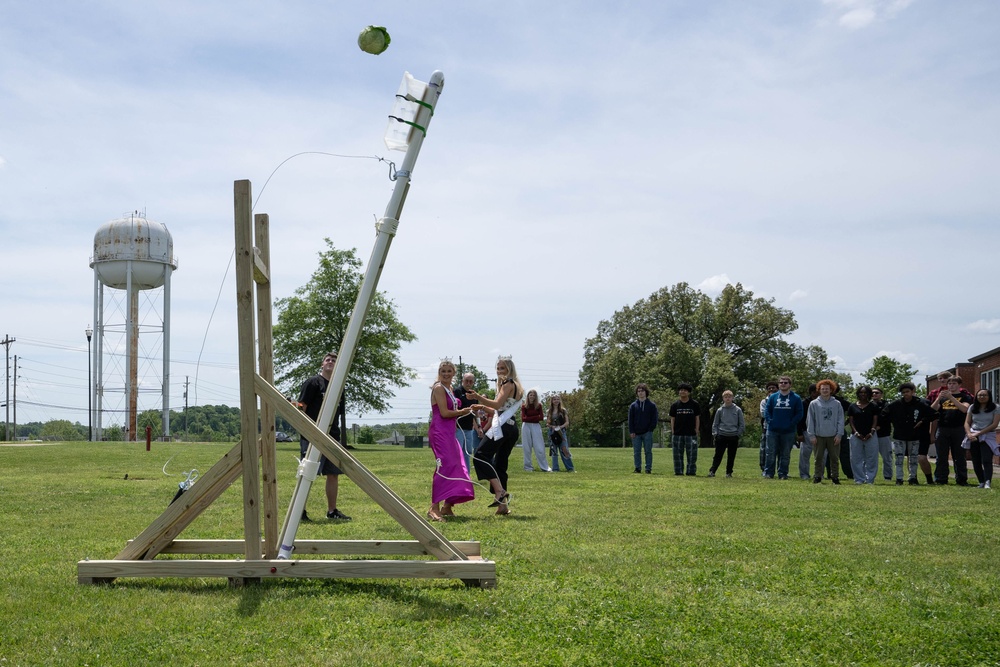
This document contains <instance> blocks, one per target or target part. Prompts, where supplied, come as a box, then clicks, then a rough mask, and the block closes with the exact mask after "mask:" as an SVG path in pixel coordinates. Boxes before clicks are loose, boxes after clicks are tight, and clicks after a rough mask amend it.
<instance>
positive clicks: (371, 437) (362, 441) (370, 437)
mask: <svg viewBox="0 0 1000 667" xmlns="http://www.w3.org/2000/svg"><path fill="white" fill-rule="evenodd" d="M358 444H359V445H373V444H375V429H373V428H372V427H371V426H368V425H367V424H366V425H364V426H362V427H361V428H360V429H358Z"/></svg>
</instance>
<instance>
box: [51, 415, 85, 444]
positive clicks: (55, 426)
mask: <svg viewBox="0 0 1000 667" xmlns="http://www.w3.org/2000/svg"><path fill="white" fill-rule="evenodd" d="M41 438H42V440H59V441H70V440H85V439H86V438H84V436H83V434H81V433H80V429H79V428H78V425H76V426H74V424H73V422H71V421H69V420H68V419H53V420H51V421H49V422H46V423H45V425H44V426H42V431H41Z"/></svg>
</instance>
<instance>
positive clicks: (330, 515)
mask: <svg viewBox="0 0 1000 667" xmlns="http://www.w3.org/2000/svg"><path fill="white" fill-rule="evenodd" d="M326 518H327V519H337V520H338V521H350V520H351V517H349V516H347V515H346V514H344V513H343V512H341V511H340V510H338V509H335V510H333V511H332V512H327V513H326Z"/></svg>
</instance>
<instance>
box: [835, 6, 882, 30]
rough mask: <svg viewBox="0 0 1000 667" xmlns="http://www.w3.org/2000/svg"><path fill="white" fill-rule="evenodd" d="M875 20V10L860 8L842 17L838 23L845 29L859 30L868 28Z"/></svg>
mask: <svg viewBox="0 0 1000 667" xmlns="http://www.w3.org/2000/svg"><path fill="white" fill-rule="evenodd" d="M874 20H875V10H874V9H872V8H870V7H860V8H858V9H852V10H851V11H849V12H847V13H846V14H844V15H843V16H841V17H840V20H839V21H838V23H840V25H842V26H844V27H845V28H850V29H851V30H857V29H859V28H866V27H868V26H869V25H871V24H872V22H873V21H874Z"/></svg>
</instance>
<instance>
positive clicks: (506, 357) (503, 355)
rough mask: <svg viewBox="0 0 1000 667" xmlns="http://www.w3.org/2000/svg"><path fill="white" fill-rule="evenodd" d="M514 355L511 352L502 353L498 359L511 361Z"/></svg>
mask: <svg viewBox="0 0 1000 667" xmlns="http://www.w3.org/2000/svg"><path fill="white" fill-rule="evenodd" d="M511 360H513V357H512V356H511V355H509V354H501V355H499V356H497V361H511Z"/></svg>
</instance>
